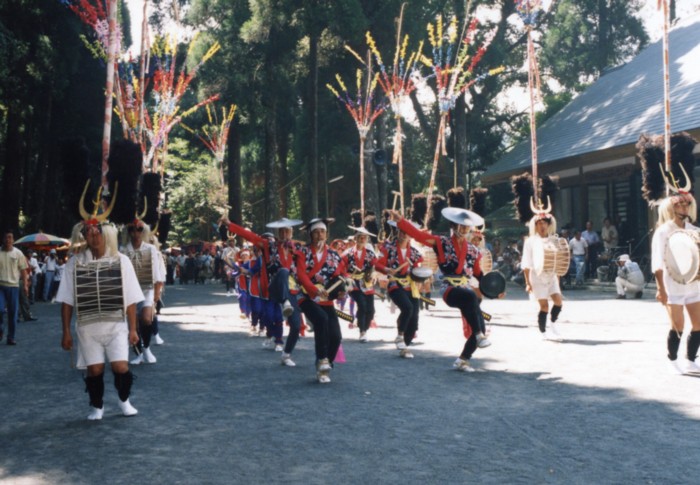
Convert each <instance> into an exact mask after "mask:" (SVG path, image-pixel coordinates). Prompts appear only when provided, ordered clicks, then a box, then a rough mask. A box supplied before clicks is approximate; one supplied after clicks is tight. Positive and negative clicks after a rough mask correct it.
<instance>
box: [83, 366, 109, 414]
mask: <svg viewBox="0 0 700 485" xmlns="http://www.w3.org/2000/svg"><path fill="white" fill-rule="evenodd" d="M85 392H87V393H88V395H89V396H90V406H92V407H93V408H97V409H102V406H104V403H103V401H102V398H103V397H104V395H105V381H104V374H100V375H99V376H87V377H85Z"/></svg>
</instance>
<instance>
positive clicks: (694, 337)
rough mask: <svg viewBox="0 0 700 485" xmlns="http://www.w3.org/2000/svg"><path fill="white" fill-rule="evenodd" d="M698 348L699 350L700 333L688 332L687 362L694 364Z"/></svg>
mask: <svg viewBox="0 0 700 485" xmlns="http://www.w3.org/2000/svg"><path fill="white" fill-rule="evenodd" d="M698 348H700V331H697V332H690V335H688V360H692V361H693V362H695V358H696V357H697V356H698Z"/></svg>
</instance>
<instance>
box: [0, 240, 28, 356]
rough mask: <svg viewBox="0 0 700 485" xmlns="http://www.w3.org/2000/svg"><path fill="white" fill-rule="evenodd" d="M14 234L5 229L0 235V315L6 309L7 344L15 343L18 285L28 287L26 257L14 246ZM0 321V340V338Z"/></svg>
mask: <svg viewBox="0 0 700 485" xmlns="http://www.w3.org/2000/svg"><path fill="white" fill-rule="evenodd" d="M14 244H15V235H14V234H13V233H12V231H5V232H4V233H3V235H2V249H0V317H2V315H3V313H5V310H7V345H15V344H16V342H15V327H16V326H17V318H18V316H19V285H20V284H21V285H24V289H25V290H26V289H27V288H28V287H29V278H28V276H27V267H28V265H27V258H25V257H24V254H22V251H20V250H19V249H17V248H16V247H14ZM2 336H3V331H2V323H1V322H0V340H1V339H2Z"/></svg>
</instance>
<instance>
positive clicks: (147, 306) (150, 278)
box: [124, 219, 165, 365]
mask: <svg viewBox="0 0 700 485" xmlns="http://www.w3.org/2000/svg"><path fill="white" fill-rule="evenodd" d="M126 229H127V231H128V235H129V242H128V243H127V245H126V247H125V248H124V253H126V254H127V255H128V256H129V258H132V257H133V256H134V255H135V254H136V253H137V252H139V251H142V252H148V253H150V260H151V274H150V275H147V276H146V275H144V276H145V279H143V277H140V278H141V279H142V281H139V285H140V286H141V291H143V295H144V300H143V301H142V302H141V303H139V304H138V306H137V308H136V313H137V315H138V319H139V335H140V337H141V340H140V342H139V346H138V347H136V349H138V350H139V351H141V353H139V354H138V355H137V356H136V358H134V359H133V360H132V361H131V364H132V365H139V364H142V363H143V362H146V363H148V364H155V363H156V361H157V360H156V357H155V355H153V352H151V338H152V337H153V327H152V325H153V305H154V304H155V302H157V301H158V300H160V293H161V291H162V290H163V285H164V284H165V265H164V264H163V258H161V257H160V252H159V251H158V249H157V248H156V247H155V246H154V245H153V244H150V243H147V242H145V241H147V240H149V239H150V228H149V227H148V226H147V225H146V223H144V222H143V221H142V220H140V219H135V220H134V221H133V222H132V223H130V224H127V226H126Z"/></svg>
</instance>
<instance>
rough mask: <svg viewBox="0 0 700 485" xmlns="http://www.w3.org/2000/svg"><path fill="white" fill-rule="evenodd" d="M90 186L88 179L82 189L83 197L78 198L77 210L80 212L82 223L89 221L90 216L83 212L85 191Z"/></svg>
mask: <svg viewBox="0 0 700 485" xmlns="http://www.w3.org/2000/svg"><path fill="white" fill-rule="evenodd" d="M89 186H90V179H88V180H87V182H85V188H84V189H83V195H81V196H80V205H79V207H78V209H79V210H80V217H82V218H83V220H84V221H87V220H90V214H88V212H87V211H86V210H85V194H87V189H88V187H89Z"/></svg>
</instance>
